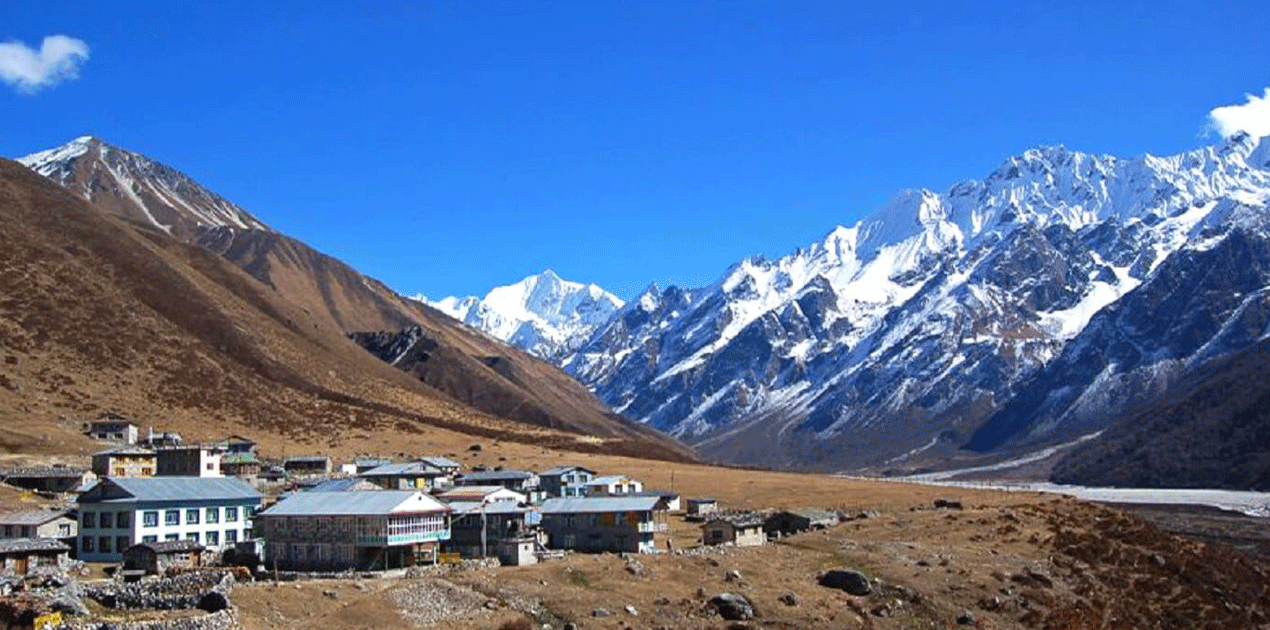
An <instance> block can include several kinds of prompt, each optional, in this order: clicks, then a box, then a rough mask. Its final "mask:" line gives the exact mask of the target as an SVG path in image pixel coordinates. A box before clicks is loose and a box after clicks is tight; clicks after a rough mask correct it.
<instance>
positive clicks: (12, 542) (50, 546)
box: [0, 538, 71, 553]
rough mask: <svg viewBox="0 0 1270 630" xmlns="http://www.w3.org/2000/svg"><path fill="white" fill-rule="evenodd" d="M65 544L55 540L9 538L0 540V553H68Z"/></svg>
mask: <svg viewBox="0 0 1270 630" xmlns="http://www.w3.org/2000/svg"><path fill="white" fill-rule="evenodd" d="M70 550H71V548H70V547H68V546H66V543H64V542H62V541H60V540H58V539H56V538H9V539H5V540H0V553H15V552H22V551H70Z"/></svg>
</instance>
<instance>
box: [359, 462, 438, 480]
mask: <svg viewBox="0 0 1270 630" xmlns="http://www.w3.org/2000/svg"><path fill="white" fill-rule="evenodd" d="M358 474H359V475H361V476H363V477H396V476H399V475H417V476H420V477H440V476H441V475H443V474H444V473H442V472H441V471H439V470H433V469H431V468H429V467H428V465H427V464H425V463H423V462H398V463H396V464H384V465H383V466H376V467H375V468H371V469H370V470H365V471H362V472H360V473H358Z"/></svg>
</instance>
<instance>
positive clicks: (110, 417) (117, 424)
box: [84, 413, 138, 444]
mask: <svg viewBox="0 0 1270 630" xmlns="http://www.w3.org/2000/svg"><path fill="white" fill-rule="evenodd" d="M84 433H85V434H86V435H88V437H91V438H93V439H95V440H111V441H113V442H122V443H124V444H136V443H137V434H138V431H137V423H135V422H133V421H131V420H128V419H127V418H124V417H123V416H120V415H118V414H113V413H104V414H102V415H101V417H99V418H97V419H96V420H92V421H89V423H88V427H87V428H86V429H85V431H84Z"/></svg>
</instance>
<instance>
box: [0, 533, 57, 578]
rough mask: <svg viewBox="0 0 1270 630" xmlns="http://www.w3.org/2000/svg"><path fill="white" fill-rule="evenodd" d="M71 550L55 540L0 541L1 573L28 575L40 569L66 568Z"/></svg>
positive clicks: (13, 539) (12, 539)
mask: <svg viewBox="0 0 1270 630" xmlns="http://www.w3.org/2000/svg"><path fill="white" fill-rule="evenodd" d="M70 551H71V548H70V546H68V545H67V544H66V543H63V542H62V541H60V540H56V539H53V538H10V539H7V540H0V571H3V572H5V573H15V574H17V575H26V574H27V573H29V572H30V571H31V570H32V569H36V568H40V567H65V566H66V565H67V564H69V562H70Z"/></svg>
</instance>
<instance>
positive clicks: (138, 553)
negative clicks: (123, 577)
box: [123, 540, 205, 575]
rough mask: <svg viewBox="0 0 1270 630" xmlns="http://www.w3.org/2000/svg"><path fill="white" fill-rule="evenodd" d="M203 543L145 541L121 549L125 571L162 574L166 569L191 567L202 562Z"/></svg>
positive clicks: (190, 541) (191, 541) (189, 541)
mask: <svg viewBox="0 0 1270 630" xmlns="http://www.w3.org/2000/svg"><path fill="white" fill-rule="evenodd" d="M204 549H205V548H204V547H203V545H200V544H199V543H197V542H195V541H193V540H165V541H162V542H145V543H139V544H136V545H133V546H131V547H128V548H127V549H125V550H124V551H123V570H124V571H125V572H126V573H142V574H146V575H162V574H164V573H166V572H167V570H168V569H173V568H180V569H192V568H195V567H198V566H202V564H203V550H204Z"/></svg>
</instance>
